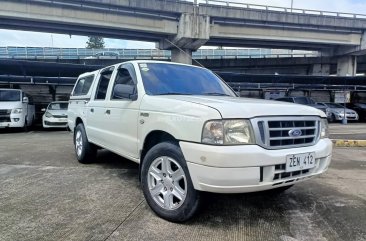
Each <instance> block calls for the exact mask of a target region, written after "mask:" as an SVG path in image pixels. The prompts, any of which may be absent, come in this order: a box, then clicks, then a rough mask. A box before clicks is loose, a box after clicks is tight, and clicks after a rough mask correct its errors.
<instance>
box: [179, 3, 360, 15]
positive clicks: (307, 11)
mask: <svg viewBox="0 0 366 241" xmlns="http://www.w3.org/2000/svg"><path fill="white" fill-rule="evenodd" d="M192 1H193V0H190V2H192ZM185 2H187V1H185ZM197 4H198V5H200V4H211V5H220V6H227V7H239V8H247V9H256V10H267V11H279V12H286V13H300V14H312V15H321V16H334V17H344V18H364V19H366V14H357V13H342V12H333V11H322V10H313V9H299V8H289V7H278V6H268V5H258V4H249V3H241V2H233V1H225V0H198V1H197Z"/></svg>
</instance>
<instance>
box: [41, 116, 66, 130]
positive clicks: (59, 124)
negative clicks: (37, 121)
mask: <svg viewBox="0 0 366 241" xmlns="http://www.w3.org/2000/svg"><path fill="white" fill-rule="evenodd" d="M42 124H43V128H66V127H67V126H68V123H67V118H54V117H45V116H44V117H43V119H42Z"/></svg>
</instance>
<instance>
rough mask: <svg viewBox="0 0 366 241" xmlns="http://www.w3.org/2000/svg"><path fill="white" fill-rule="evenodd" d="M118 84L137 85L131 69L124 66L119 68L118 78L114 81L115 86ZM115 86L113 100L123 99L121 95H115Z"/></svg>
mask: <svg viewBox="0 0 366 241" xmlns="http://www.w3.org/2000/svg"><path fill="white" fill-rule="evenodd" d="M117 84H122V85H129V86H134V85H135V82H134V81H133V78H132V75H131V73H130V71H129V70H128V69H127V68H123V67H122V68H119V69H118V72H117V76H116V80H115V82H114V86H116V85H117ZM114 86H113V91H112V99H113V100H117V99H121V97H117V96H115V94H114Z"/></svg>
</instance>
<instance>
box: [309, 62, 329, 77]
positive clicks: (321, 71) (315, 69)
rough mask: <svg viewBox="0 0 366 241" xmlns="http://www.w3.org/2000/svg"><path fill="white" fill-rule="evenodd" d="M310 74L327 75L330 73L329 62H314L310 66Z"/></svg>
mask: <svg viewBox="0 0 366 241" xmlns="http://www.w3.org/2000/svg"><path fill="white" fill-rule="evenodd" d="M311 69H312V70H311V75H317V76H328V75H330V64H314V65H313V66H312V68H311Z"/></svg>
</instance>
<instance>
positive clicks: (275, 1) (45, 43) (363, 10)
mask: <svg viewBox="0 0 366 241" xmlns="http://www.w3.org/2000/svg"><path fill="white" fill-rule="evenodd" d="M199 1H201V0H199ZM230 1H231V2H238V3H249V4H260V5H268V6H279V7H290V6H291V0H230ZM293 7H294V8H300V9H314V10H323V11H335V12H344V13H359V14H366V0H306V1H304V0H293ZM86 41H87V37H85V36H75V35H72V36H70V35H64V34H55V33H37V32H26V31H15V30H4V29H0V46H20V47H25V46H28V47H61V48H84V47H85V43H86ZM105 46H106V48H141V49H149V48H155V43H149V42H139V41H128V40H117V39H105Z"/></svg>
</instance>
